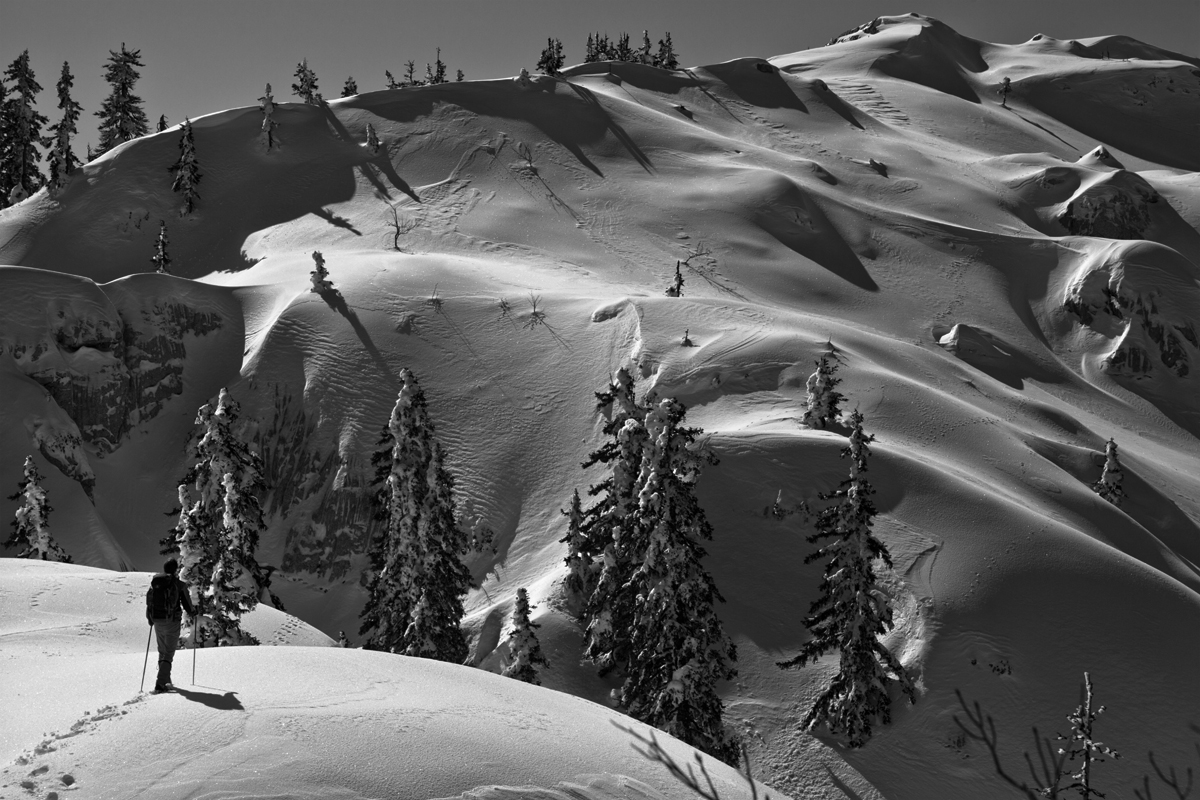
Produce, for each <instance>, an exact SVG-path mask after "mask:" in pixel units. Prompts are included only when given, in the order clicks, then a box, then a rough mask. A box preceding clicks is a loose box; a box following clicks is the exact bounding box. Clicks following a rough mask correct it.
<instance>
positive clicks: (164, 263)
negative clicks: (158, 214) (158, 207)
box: [150, 219, 171, 275]
mask: <svg viewBox="0 0 1200 800" xmlns="http://www.w3.org/2000/svg"><path fill="white" fill-rule="evenodd" d="M169 243H170V240H168V239H167V223H166V222H165V221H164V220H161V219H160V220H159V221H158V241H157V242H155V244H154V255H153V256H152V257H151V258H150V262H151V263H152V264H154V271H155V272H161V273H163V274H164V275H170V274H171V270H170V269H168V268H169V267H170V266H171V256H169V255H167V245H168V244H169Z"/></svg>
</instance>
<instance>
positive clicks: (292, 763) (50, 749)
mask: <svg viewBox="0 0 1200 800" xmlns="http://www.w3.org/2000/svg"><path fill="white" fill-rule="evenodd" d="M0 577H2V580H0V586H3V587H4V589H3V593H2V594H0V641H3V643H4V648H3V661H4V674H5V678H6V680H5V681H4V686H3V688H2V689H0V692H3V694H2V695H0V697H2V699H3V701H4V707H5V709H6V713H5V715H4V717H3V719H2V720H0V763H3V764H4V767H3V768H2V769H0V798H18V797H29V796H31V794H32V796H36V797H50V796H53V795H52V793H53V792H56V791H57V792H58V793H59V796H63V795H68V794H73V793H75V792H78V793H79V796H82V797H135V796H153V797H162V798H182V797H194V796H196V793H197V792H202V793H203V794H204V796H205V797H213V798H232V797H268V796H269V797H292V798H327V797H339V798H343V797H414V798H416V797H420V798H431V797H458V796H464V797H466V796H468V793H470V794H469V796H471V797H512V796H514V795H518V796H522V797H544V798H546V799H547V800H557V799H558V798H562V797H565V796H569V797H576V798H587V800H618V799H621V798H624V799H627V800H660V798H680V799H681V800H682V799H683V798H688V797H691V796H693V795H692V794H691V793H690V792H689V791H688V790H686V789H685V788H684V787H683V785H682V784H681V783H680V782H679V781H678V780H676V779H675V778H674V777H672V775H671V774H670V772H669V771H668V769H667V768H666V767H665V766H664V765H663V764H662V763H659V762H656V761H654V760H652V759H648V758H646V757H644V756H643V755H641V754H639V752H638V751H639V749H642V750H644V749H645V748H646V747H647V745H648V741H647V740H649V738H650V736H651V735H652V733H653V730H652V729H650V728H647V727H646V726H644V725H641V724H639V723H636V722H634V721H632V720H629V719H627V718H623V717H621V715H619V714H617V713H615V712H613V711H610V710H608V709H605V708H602V707H599V706H596V705H595V704H593V703H589V702H587V701H583V700H579V699H577V698H574V697H571V696H569V695H565V694H561V693H558V692H547V691H545V690H541V689H537V688H535V687H532V686H529V685H528V684H524V683H520V682H518V681H513V680H510V679H508V678H501V677H500V676H498V675H492V674H489V673H486V672H483V671H480V670H473V669H469V668H466V667H458V666H452V665H449V664H442V663H439V662H433V661H428V660H423V659H411V658H403V657H399V656H391V655H387V654H384V653H373V652H365V651H361V650H356V649H354V650H346V649H341V648H337V647H333V646H332V645H333V642H332V641H331V640H330V639H329V638H328V637H326V636H324V635H322V634H321V633H320V632H319V631H317V630H316V629H314V628H312V627H310V626H308V625H306V624H304V623H303V622H301V621H300V620H298V619H296V618H294V617H290V616H288V615H286V614H282V613H280V612H278V611H276V610H275V609H271V608H261V607H260V608H259V609H257V610H255V611H254V612H252V613H251V614H250V615H248V617H247V619H246V627H247V629H249V630H251V631H252V632H254V633H255V634H256V635H258V636H259V637H260V638H261V640H262V642H263V643H264V645H286V646H280V647H272V646H263V647H253V648H249V647H247V648H223V649H219V650H202V651H199V652H195V653H189V652H188V651H180V653H179V654H178V655H177V660H176V666H175V673H176V675H177V677H178V682H179V686H180V689H179V691H178V693H177V694H168V695H161V696H151V695H146V694H139V693H138V690H137V687H136V681H137V678H138V675H139V673H140V670H141V664H142V643H143V639H144V636H143V632H144V631H145V629H146V625H145V621H144V619H139V616H140V614H141V610H142V609H143V608H144V606H143V605H142V603H143V602H144V601H143V598H144V596H145V588H146V587H147V586H148V585H149V579H150V575H148V574H145V573H120V574H117V573H112V572H109V571H104V570H97V569H92V568H87V567H76V566H64V565H59V564H47V563H42V562H18V561H15V560H12V559H8V560H5V561H3V562H0ZM139 622H140V623H141V624H139ZM193 655H194V656H195V657H196V661H197V663H196V667H195V669H196V683H195V684H192V682H191V680H190V677H191V666H192V665H191V663H190V662H191V661H192V656H193ZM151 671H153V667H151ZM39 732H40V734H41V735H40V736H39V735H38V733H39ZM514 733H515V734H517V735H514ZM656 739H657V741H658V742H659V744H660V745H661V747H662V748H663V755H664V758H665V757H669V758H671V759H674V760H675V761H676V762H677V763H680V764H688V763H689V762H691V759H692V753H691V750H690V748H687V747H686V746H684V745H681V744H680V743H679V742H676V741H674V740H673V739H670V737H666V736H661V735H660V736H658V737H656ZM704 766H705V769H706V770H707V771H708V772H709V774H710V775H711V777H712V779H713V785H714V787H715V788H716V789H717V790H718V791H719V792H720V793H721V796H722V797H729V798H740V797H750V796H751V791H750V787H749V785H748V784H747V783H746V781H745V779H744V778H743V777H740V776H739V775H738V774H737V773H736V772H735V771H734V770H732V769H730V768H729V767H727V766H725V765H724V764H721V763H719V762H715V761H713V760H712V759H706V761H705V764H704ZM693 767H694V764H693ZM697 777H699V774H697ZM516 787H521V788H516ZM758 790H759V791H760V792H761V791H762V787H758ZM771 796H772V797H781V798H782V797H783V796H782V795H780V794H779V793H778V792H771ZM783 800H786V798H783Z"/></svg>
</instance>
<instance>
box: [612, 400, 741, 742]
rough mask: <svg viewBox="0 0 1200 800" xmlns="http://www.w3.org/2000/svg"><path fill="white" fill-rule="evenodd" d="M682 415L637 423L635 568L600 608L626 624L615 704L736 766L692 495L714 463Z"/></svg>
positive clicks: (729, 652)
mask: <svg viewBox="0 0 1200 800" xmlns="http://www.w3.org/2000/svg"><path fill="white" fill-rule="evenodd" d="M685 414H686V409H685V408H684V406H683V405H682V404H681V403H679V402H677V401H675V400H672V399H665V400H661V401H659V402H658V403H657V404H656V405H655V406H653V407H652V408H650V409H649V410H648V411H647V412H646V415H645V422H644V427H645V443H644V446H643V450H642V459H641V468H640V470H639V474H638V477H637V482H636V486H635V490H636V506H635V508H634V509H633V510H632V513H631V517H632V518H633V521H632V523H631V524H630V525H629V527H630V528H632V529H633V530H634V531H635V535H634V536H633V537H631V538H632V540H633V543H634V547H635V548H636V552H634V553H632V556H633V558H632V562H633V564H634V569H633V572H632V574H631V575H630V576H629V579H628V582H627V583H626V585H625V586H623V587H621V589H620V591H619V592H617V593H616V594H615V595H614V596H613V597H612V598H611V599H610V600H609V602H610V603H612V604H613V610H614V614H613V618H614V620H621V621H622V622H624V620H626V619H628V620H629V622H630V624H629V626H628V628H626V629H625V630H624V631H623V634H624V636H627V637H628V639H629V644H628V650H627V660H626V661H625V664H624V677H625V681H624V683H623V684H622V685H621V689H620V704H621V706H622V707H623V708H624V709H625V710H626V711H627V712H628V713H629V715H630V716H632V717H634V718H636V719H639V720H641V721H642V722H645V723H647V724H649V725H653V726H654V727H656V728H659V729H660V730H663V731H666V732H667V733H669V734H671V735H672V736H674V737H676V738H677V739H680V740H682V741H685V742H687V743H688V744H690V745H692V746H693V747H696V748H699V749H700V750H703V751H705V752H706V753H709V754H710V755H712V756H714V757H716V758H720V759H721V760H723V761H725V762H726V763H729V764H736V763H737V760H738V752H737V749H736V746H735V745H734V743H733V742H732V741H731V739H730V737H729V736H728V735H727V734H726V732H725V729H724V725H723V723H722V711H723V706H722V703H721V699H720V697H719V696H718V695H717V691H716V685H717V683H718V682H719V681H722V680H729V679H731V678H733V677H734V676H735V675H736V674H737V670H736V668H735V667H734V666H733V662H734V661H736V660H737V652H736V650H735V648H734V645H733V642H732V641H730V639H729V637H728V636H726V635H725V632H724V629H723V627H722V625H721V620H720V618H719V617H718V616H717V613H716V607H715V606H716V604H717V603H718V602H724V600H723V598H722V597H721V595H720V593H719V592H718V591H717V588H716V585H715V584H714V582H713V579H712V576H710V575H709V574H708V572H707V571H706V570H705V569H704V567H703V565H702V564H701V560H702V559H703V558H704V555H705V552H704V548H703V547H702V546H701V545H700V542H701V541H702V540H705V539H711V538H712V526H711V525H709V523H708V520H707V518H706V517H705V514H704V510H703V509H702V508H701V507H700V504H699V503H698V502H697V501H696V496H695V484H696V480H697V479H698V478H699V475H700V471H701V469H702V467H703V466H704V464H705V463H715V461H716V459H715V458H714V457H712V456H711V454H709V453H708V452H707V451H706V450H705V449H704V448H703V447H702V446H700V445H699V444H698V443H697V437H698V436H699V434H700V433H701V431H700V430H699V429H696V428H687V427H684V425H683V420H684V416H685ZM602 580H603V578H602ZM622 606H627V607H628V610H627V611H625V610H622V608H621V607H622Z"/></svg>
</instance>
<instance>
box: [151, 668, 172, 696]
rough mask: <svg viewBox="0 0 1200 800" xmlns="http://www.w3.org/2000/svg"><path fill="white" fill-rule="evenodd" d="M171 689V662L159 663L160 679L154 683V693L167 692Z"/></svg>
mask: <svg viewBox="0 0 1200 800" xmlns="http://www.w3.org/2000/svg"><path fill="white" fill-rule="evenodd" d="M170 688H171V662H170V661H159V662H158V678H157V679H156V680H155V681H154V691H156V692H165V691H167V690H168V689H170Z"/></svg>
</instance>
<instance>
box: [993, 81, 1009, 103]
mask: <svg viewBox="0 0 1200 800" xmlns="http://www.w3.org/2000/svg"><path fill="white" fill-rule="evenodd" d="M1011 91H1012V78H1005V79H1004V80H1002V81H1000V88H999V89H997V90H996V94H998V95H1000V107H1001V108H1008V93H1009V92H1011Z"/></svg>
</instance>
